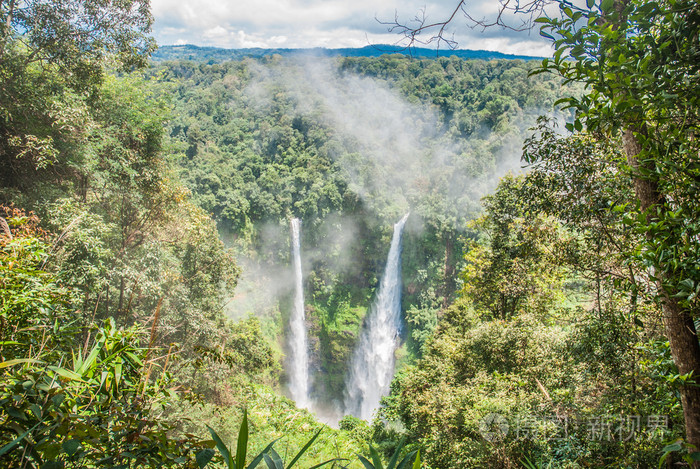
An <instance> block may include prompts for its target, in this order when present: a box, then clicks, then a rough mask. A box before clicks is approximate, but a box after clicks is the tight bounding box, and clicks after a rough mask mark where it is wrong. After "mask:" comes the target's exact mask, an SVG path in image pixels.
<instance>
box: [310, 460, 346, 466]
mask: <svg viewBox="0 0 700 469" xmlns="http://www.w3.org/2000/svg"><path fill="white" fill-rule="evenodd" d="M335 461H348V459H345V458H333V459H329V460H328V461H324V462H322V463H321V464H316V465H315V466H311V467H310V468H309V469H317V468H319V467H323V466H325V465H326V464H330V463H332V462H335Z"/></svg>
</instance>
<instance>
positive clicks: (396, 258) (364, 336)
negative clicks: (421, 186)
mask: <svg viewBox="0 0 700 469" xmlns="http://www.w3.org/2000/svg"><path fill="white" fill-rule="evenodd" d="M406 219H408V214H406V215H404V217H403V218H402V219H401V220H400V221H399V222H398V223H396V224H395V225H394V234H393V236H392V238H391V247H390V248H389V256H388V257H387V261H386V267H385V268H384V275H383V276H382V281H381V282H380V284H379V291H378V293H377V297H376V299H375V300H374V303H373V304H372V307H371V308H370V310H369V312H368V313H367V317H366V319H365V324H364V325H363V327H362V332H361V333H360V341H359V342H358V345H357V348H356V349H355V353H354V354H353V358H352V364H351V367H350V371H349V373H348V382H347V386H346V391H345V413H346V414H350V415H354V416H355V417H358V418H361V419H363V420H370V419H371V418H372V412H374V411H375V410H376V409H377V408H379V400H380V399H381V398H382V396H386V395H387V394H389V385H390V384H391V379H392V378H393V377H394V352H395V351H396V347H397V346H398V340H399V329H400V327H401V234H402V233H403V226H404V225H405V224H406Z"/></svg>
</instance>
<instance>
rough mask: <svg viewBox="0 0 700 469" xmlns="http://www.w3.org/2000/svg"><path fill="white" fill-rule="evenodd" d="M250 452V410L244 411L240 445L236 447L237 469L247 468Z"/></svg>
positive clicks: (239, 432) (239, 431)
mask: <svg viewBox="0 0 700 469" xmlns="http://www.w3.org/2000/svg"><path fill="white" fill-rule="evenodd" d="M247 451H248V410H244V411H243V422H241V428H240V430H238V445H237V447H236V465H235V466H234V467H235V468H236V469H243V468H244V467H245V457H246V452H247Z"/></svg>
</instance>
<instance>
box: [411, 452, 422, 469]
mask: <svg viewBox="0 0 700 469" xmlns="http://www.w3.org/2000/svg"><path fill="white" fill-rule="evenodd" d="M420 466H421V464H420V450H418V451H416V460H415V461H413V468H412V469H420Z"/></svg>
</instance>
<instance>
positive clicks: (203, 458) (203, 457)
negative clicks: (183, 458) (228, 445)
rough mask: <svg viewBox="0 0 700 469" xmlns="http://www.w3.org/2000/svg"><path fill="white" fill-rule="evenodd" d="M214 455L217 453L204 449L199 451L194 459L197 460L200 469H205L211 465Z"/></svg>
mask: <svg viewBox="0 0 700 469" xmlns="http://www.w3.org/2000/svg"><path fill="white" fill-rule="evenodd" d="M214 454H216V453H215V451H214V450H213V449H211V448H204V449H203V450H202V451H199V452H198V453H197V454H196V455H195V457H194V458H195V459H196V460H197V465H198V466H199V469H204V467H205V466H206V465H207V464H209V461H211V460H212V458H213V457H214Z"/></svg>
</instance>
